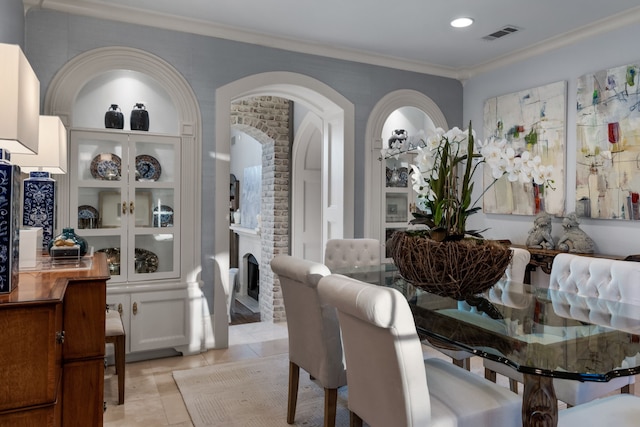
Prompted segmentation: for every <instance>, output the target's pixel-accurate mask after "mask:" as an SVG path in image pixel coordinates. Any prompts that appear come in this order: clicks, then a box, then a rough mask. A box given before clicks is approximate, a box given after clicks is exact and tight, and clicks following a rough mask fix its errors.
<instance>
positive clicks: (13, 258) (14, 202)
mask: <svg viewBox="0 0 640 427" xmlns="http://www.w3.org/2000/svg"><path fill="white" fill-rule="evenodd" d="M10 159H11V155H10V154H9V152H8V151H7V150H5V149H2V148H0V294H6V293H9V292H11V291H12V290H13V289H15V288H16V287H17V286H18V278H19V274H18V273H19V272H18V268H19V258H18V257H19V255H18V246H19V242H20V222H19V215H20V213H19V211H20V166H17V165H12V164H11V163H10Z"/></svg>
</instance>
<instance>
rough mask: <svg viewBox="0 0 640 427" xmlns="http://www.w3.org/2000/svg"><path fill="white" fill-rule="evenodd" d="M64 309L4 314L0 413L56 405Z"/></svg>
mask: <svg viewBox="0 0 640 427" xmlns="http://www.w3.org/2000/svg"><path fill="white" fill-rule="evenodd" d="M60 307H61V306H60V304H49V305H43V306H40V307H33V308H16V309H5V310H1V311H0V328H1V329H2V346H0V366H2V379H1V380H0V411H4V410H10V409H14V408H20V407H25V406H35V405H45V404H49V403H54V402H55V400H56V387H57V385H58V379H59V376H58V372H59V369H60V354H61V348H62V346H61V345H60V344H59V343H58V342H57V341H56V333H57V332H60V330H61V328H62V314H61V308H60ZM25 366H29V369H25V368H24V367H25Z"/></svg>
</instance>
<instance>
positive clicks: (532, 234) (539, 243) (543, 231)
mask: <svg viewBox="0 0 640 427" xmlns="http://www.w3.org/2000/svg"><path fill="white" fill-rule="evenodd" d="M554 246H555V245H554V243H553V237H551V215H549V214H548V213H546V212H540V213H539V214H538V215H536V218H535V220H534V221H533V228H532V229H531V230H529V237H527V247H528V248H542V249H553V248H554Z"/></svg>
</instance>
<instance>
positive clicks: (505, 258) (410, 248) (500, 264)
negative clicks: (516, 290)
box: [388, 231, 511, 301]
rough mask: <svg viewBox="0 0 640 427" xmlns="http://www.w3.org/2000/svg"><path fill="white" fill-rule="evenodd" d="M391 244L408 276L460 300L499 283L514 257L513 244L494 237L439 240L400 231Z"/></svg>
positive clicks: (433, 289) (417, 284)
mask: <svg viewBox="0 0 640 427" xmlns="http://www.w3.org/2000/svg"><path fill="white" fill-rule="evenodd" d="M388 246H389V250H390V253H391V257H392V258H393V261H394V262H395V264H396V266H397V267H398V270H399V271H400V274H401V275H402V277H403V278H404V279H405V280H407V281H408V282H410V283H411V284H412V285H414V286H416V287H419V288H423V289H425V290H426V291H428V292H432V293H434V294H437V295H442V296H447V297H451V298H455V299H457V300H459V301H462V300H465V299H466V298H469V297H471V296H473V295H476V294H478V293H481V292H484V291H486V290H487V289H489V288H490V287H492V286H493V285H494V284H496V282H498V281H499V280H500V278H501V277H502V276H503V275H504V272H505V270H506V269H507V267H508V265H509V262H510V261H511V250H510V248H509V247H508V246H505V245H503V244H501V243H498V242H496V241H492V240H482V239H461V240H455V241H451V240H450V241H442V242H437V241H435V240H433V239H431V238H430V237H428V236H425V235H423V234H421V233H420V232H411V231H396V232H395V233H394V234H393V236H392V237H391V240H390V241H389V244H388Z"/></svg>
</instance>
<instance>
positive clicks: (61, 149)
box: [11, 116, 67, 174]
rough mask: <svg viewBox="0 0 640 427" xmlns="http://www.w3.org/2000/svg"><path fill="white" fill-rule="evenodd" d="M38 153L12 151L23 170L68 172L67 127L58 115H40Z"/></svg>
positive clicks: (12, 158)
mask: <svg viewBox="0 0 640 427" xmlns="http://www.w3.org/2000/svg"><path fill="white" fill-rule="evenodd" d="M39 135H40V137H39V140H40V143H39V144H38V154H14V153H11V162H12V163H13V164H16V165H20V169H21V171H22V172H26V173H29V172H34V171H43V172H49V173H57V174H64V173H67V129H66V128H65V127H64V124H63V123H62V120H60V117H58V116H40V132H39Z"/></svg>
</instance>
